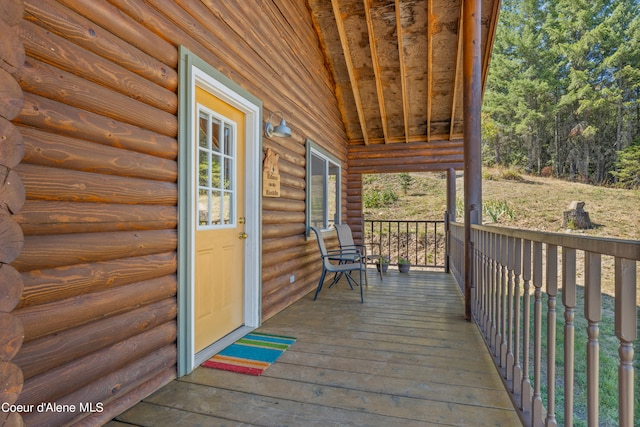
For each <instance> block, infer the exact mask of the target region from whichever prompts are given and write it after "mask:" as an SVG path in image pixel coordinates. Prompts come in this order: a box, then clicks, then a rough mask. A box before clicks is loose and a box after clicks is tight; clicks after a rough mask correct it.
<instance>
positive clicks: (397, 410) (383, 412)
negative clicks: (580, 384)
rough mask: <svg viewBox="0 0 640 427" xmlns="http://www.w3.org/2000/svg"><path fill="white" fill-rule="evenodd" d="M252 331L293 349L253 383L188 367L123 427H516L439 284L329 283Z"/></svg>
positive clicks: (429, 276) (478, 347) (452, 298)
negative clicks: (290, 339) (284, 338)
mask: <svg viewBox="0 0 640 427" xmlns="http://www.w3.org/2000/svg"><path fill="white" fill-rule="evenodd" d="M312 297H313V294H310V295H307V296H306V297H305V298H303V299H302V300H301V301H299V302H298V303H296V304H294V305H293V306H291V307H289V308H288V309H286V310H284V311H283V312H281V313H279V314H278V315H276V316H274V317H273V318H271V319H269V320H268V321H266V322H265V323H264V325H263V326H262V327H261V328H260V331H263V332H268V333H275V334H283V335H291V336H294V337H296V338H297V341H296V343H295V344H294V345H293V346H292V347H291V348H290V349H289V350H287V351H286V352H285V353H284V354H283V355H282V356H281V357H280V359H278V361H277V362H276V363H275V364H273V365H272V366H270V367H269V368H268V369H267V370H266V371H265V372H264V374H263V375H262V376H260V377H253V376H248V375H242V374H236V373H230V372H223V371H218V370H213V369H206V368H198V369H196V370H195V371H194V372H193V373H192V374H190V375H188V376H186V377H183V378H180V379H179V380H176V381H173V382H172V383H170V384H169V385H167V386H165V387H164V388H162V389H161V390H159V391H158V392H156V393H154V394H153V395H151V396H149V397H148V398H147V399H145V400H144V402H142V403H140V404H138V405H136V406H134V407H133V408H132V409H130V410H129V411H127V412H125V413H124V414H122V415H120V416H119V417H118V418H117V421H115V420H114V421H113V422H112V423H111V424H110V425H109V427H116V426H121V425H122V424H115V423H116V422H119V423H124V425H133V426H163V425H167V426H176V425H180V426H196V425H201V426H205V425H206V426H231V425H233V426H243V425H255V426H385V427H387V426H391V425H393V426H405V425H406V426H438V425H449V426H519V425H521V423H520V420H519V418H518V416H517V414H516V412H515V411H514V409H513V406H512V404H511V400H510V398H509V396H508V394H507V392H506V391H505V390H504V388H503V385H502V381H501V379H500V377H499V375H498V373H497V372H496V369H495V367H494V365H493V362H492V359H491V357H490V355H489V353H488V352H487V350H486V347H485V345H484V342H483V341H482V338H481V337H480V334H479V332H478V330H477V328H476V326H475V325H474V324H472V323H469V322H467V321H465V320H464V315H463V309H464V308H463V301H462V297H461V295H460V293H459V291H458V290H457V288H456V285H455V283H454V282H453V279H452V278H451V276H449V275H446V274H443V273H439V272H428V271H411V272H410V273H409V274H406V275H405V274H399V273H398V272H397V271H390V272H389V273H388V274H387V275H386V276H385V278H384V281H383V282H381V281H380V279H379V277H378V276H377V275H374V274H371V272H370V274H369V285H368V286H367V287H365V303H364V304H361V303H360V301H359V292H358V291H357V290H354V291H352V290H350V289H349V287H348V286H347V284H346V282H344V281H341V282H339V283H338V284H336V285H335V286H334V287H332V288H330V289H323V290H322V292H321V293H320V295H319V297H318V300H317V301H315V302H314V301H313V300H312Z"/></svg>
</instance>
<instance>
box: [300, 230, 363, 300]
mask: <svg viewBox="0 0 640 427" xmlns="http://www.w3.org/2000/svg"><path fill="white" fill-rule="evenodd" d="M309 229H310V230H311V231H312V232H313V233H314V234H315V235H316V240H317V242H318V248H319V249H320V257H321V259H322V274H321V276H320V281H319V282H318V287H317V289H316V293H315V295H314V296H313V300H314V301H315V300H316V298H318V294H319V293H320V290H321V289H322V285H323V283H324V279H325V276H326V274H327V272H330V273H336V274H337V275H339V276H338V278H339V277H340V276H341V275H342V274H344V275H345V276H346V278H347V281H348V282H349V286H351V288H352V289H353V285H352V281H353V280H354V278H353V277H352V276H351V274H350V273H351V272H352V271H358V272H359V275H360V281H359V282H358V286H359V288H360V302H362V303H364V294H363V291H362V273H363V272H364V273H365V274H366V262H365V260H364V258H363V256H362V255H361V254H360V253H358V252H356V251H353V250H350V251H342V250H337V251H328V250H327V247H326V246H325V244H324V239H323V237H322V234H321V233H320V231H318V229H316V228H315V227H309ZM332 261H333V262H332ZM365 277H366V276H365ZM336 281H337V278H335V277H334V281H333V283H332V284H331V285H333V284H334V283H336Z"/></svg>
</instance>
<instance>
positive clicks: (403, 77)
mask: <svg viewBox="0 0 640 427" xmlns="http://www.w3.org/2000/svg"><path fill="white" fill-rule="evenodd" d="M395 7H396V33H397V36H398V59H399V60H400V86H401V88H402V116H403V118H404V142H405V143H408V142H409V96H408V92H407V69H406V66H405V63H404V42H403V40H402V38H403V31H402V14H401V13H400V0H395Z"/></svg>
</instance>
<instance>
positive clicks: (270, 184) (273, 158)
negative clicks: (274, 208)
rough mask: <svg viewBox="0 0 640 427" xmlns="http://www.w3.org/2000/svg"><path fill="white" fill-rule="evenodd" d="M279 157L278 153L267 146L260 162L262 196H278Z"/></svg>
mask: <svg viewBox="0 0 640 427" xmlns="http://www.w3.org/2000/svg"><path fill="white" fill-rule="evenodd" d="M279 157H280V155H279V154H278V153H276V152H275V151H273V150H272V149H271V148H267V151H266V152H265V155H264V162H263V163H262V195H263V196H264V197H280V170H279V169H278V158H279Z"/></svg>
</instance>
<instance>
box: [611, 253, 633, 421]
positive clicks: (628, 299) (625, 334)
mask: <svg viewBox="0 0 640 427" xmlns="http://www.w3.org/2000/svg"><path fill="white" fill-rule="evenodd" d="M635 284H636V263H635V261H630V260H627V259H622V258H617V257H616V259H615V288H616V289H615V295H616V314H615V325H616V327H615V330H616V337H618V340H620V346H619V347H618V354H619V355H620V365H619V366H618V402H619V403H618V405H619V407H618V414H619V415H618V417H619V425H620V427H631V426H632V425H633V413H634V383H633V377H634V372H633V342H634V341H635V340H636V338H637V337H638V325H637V323H638V321H637V315H636V313H637V311H636V303H635V301H636V286H635Z"/></svg>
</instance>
